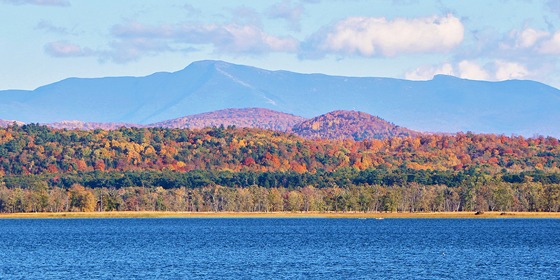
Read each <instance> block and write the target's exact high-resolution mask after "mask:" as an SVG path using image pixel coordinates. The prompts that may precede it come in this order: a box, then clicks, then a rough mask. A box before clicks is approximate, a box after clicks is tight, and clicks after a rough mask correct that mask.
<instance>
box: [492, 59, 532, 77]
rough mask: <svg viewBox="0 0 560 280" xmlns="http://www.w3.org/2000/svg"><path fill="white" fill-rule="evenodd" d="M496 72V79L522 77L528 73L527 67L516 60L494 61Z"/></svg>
mask: <svg viewBox="0 0 560 280" xmlns="http://www.w3.org/2000/svg"><path fill="white" fill-rule="evenodd" d="M495 66H496V73H495V79H496V80H498V81H503V80H511V79H523V78H526V77H527V75H528V74H529V71H528V70H527V67H525V66H524V65H522V64H520V63H517V62H508V61H501V60H498V61H496V62H495Z"/></svg>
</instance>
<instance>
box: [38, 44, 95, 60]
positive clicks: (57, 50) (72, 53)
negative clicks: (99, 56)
mask: <svg viewBox="0 0 560 280" xmlns="http://www.w3.org/2000/svg"><path fill="white" fill-rule="evenodd" d="M45 52H46V53H48V54H49V55H51V56H55V57H80V56H90V55H94V52H93V51H92V50H91V49H88V48H82V47H80V46H78V45H75V44H72V43H68V42H65V41H58V42H51V43H48V44H46V45H45Z"/></svg>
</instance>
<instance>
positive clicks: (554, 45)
mask: <svg viewBox="0 0 560 280" xmlns="http://www.w3.org/2000/svg"><path fill="white" fill-rule="evenodd" d="M538 51H539V52H540V53H542V54H552V55H557V54H560V31H557V32H556V33H554V35H553V36H552V37H549V38H547V40H545V41H543V42H542V44H541V45H540V47H539V48H538Z"/></svg>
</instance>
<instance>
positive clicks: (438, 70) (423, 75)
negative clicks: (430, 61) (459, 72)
mask: <svg viewBox="0 0 560 280" xmlns="http://www.w3.org/2000/svg"><path fill="white" fill-rule="evenodd" d="M438 74H443V75H450V76H454V75H455V71H454V70H453V66H452V65H451V64H450V63H444V64H442V65H439V66H437V65H436V66H434V65H423V66H420V67H418V68H416V69H414V70H411V71H408V72H406V73H405V75H404V76H405V79H407V80H430V79H432V78H433V77H434V76H435V75H438Z"/></svg>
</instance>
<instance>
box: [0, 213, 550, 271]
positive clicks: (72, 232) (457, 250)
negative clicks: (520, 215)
mask: <svg viewBox="0 0 560 280" xmlns="http://www.w3.org/2000/svg"><path fill="white" fill-rule="evenodd" d="M92 278H95V279H115V278H124V279H155V278H159V279H193V278H202V279H214V278H237V279H238V278H244V279H262V278H267V279H269V278H289V279H294V278H295V279H308V278H315V279H327V278H335V279H372V278H391V279H410V278H421V279H427V278H429V279H433V278H447V279H450V278H451V279H500V278H504V279H558V278H560V220H553V219H490V220H485V219H385V220H375V219H366V220H362V219H237V218H236V219H60V220H59V219H14V220H12V219H4V220H2V219H0V279H92Z"/></svg>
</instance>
